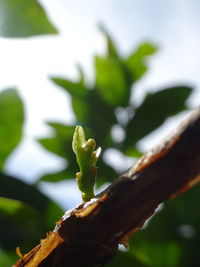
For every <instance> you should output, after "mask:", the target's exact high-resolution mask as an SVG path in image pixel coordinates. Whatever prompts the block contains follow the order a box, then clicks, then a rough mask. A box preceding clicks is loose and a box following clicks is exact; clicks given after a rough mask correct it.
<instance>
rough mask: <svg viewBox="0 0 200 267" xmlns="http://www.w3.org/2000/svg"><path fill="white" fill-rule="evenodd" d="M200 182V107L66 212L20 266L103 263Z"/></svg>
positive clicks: (24, 258) (17, 265)
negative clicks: (160, 209) (156, 214)
mask: <svg viewBox="0 0 200 267" xmlns="http://www.w3.org/2000/svg"><path fill="white" fill-rule="evenodd" d="M199 181H200V108H198V109H196V110H195V111H194V112H193V113H192V114H191V115H190V116H189V117H188V118H187V119H186V120H185V122H183V123H182V124H181V125H180V127H179V128H177V129H176V130H175V132H174V133H173V134H172V135H170V136H168V137H167V138H166V139H165V140H164V141H163V142H162V143H161V144H160V145H158V146H157V147H155V148H154V149H153V150H151V151H150V152H148V153H147V154H145V155H144V156H143V157H142V158H141V159H140V160H139V161H138V162H136V164H135V165H134V166H132V167H131V168H130V169H129V170H128V171H127V172H125V173H124V174H122V176H121V177H119V179H118V180H117V181H116V182H114V183H113V184H112V185H111V186H109V187H108V188H107V189H106V190H105V191H103V192H102V193H101V194H99V195H98V196H96V198H94V199H91V200H90V201H89V202H87V203H82V204H80V205H79V206H78V207H76V208H74V209H73V210H70V211H68V212H66V213H65V215H64V216H63V217H62V218H61V220H60V221H59V222H58V223H57V225H56V227H55V229H54V231H53V232H51V233H50V234H49V235H48V236H47V238H46V239H45V240H43V241H41V243H40V244H39V245H38V246H37V247H36V248H34V249H33V250H32V251H30V252H29V253H28V254H26V255H25V256H24V257H23V258H21V259H20V260H19V261H18V263H17V264H16V265H15V266H16V267H19V266H31V267H33V266H39V267H44V266H45V267H46V266H50V267H51V266H60V267H62V266H63V267H64V266H94V265H98V264H99V265H103V264H105V263H107V262H108V261H110V260H111V259H112V258H113V256H114V255H115V254H116V253H117V248H118V244H119V243H124V244H125V243H126V242H127V241H128V239H129V237H130V235H131V234H132V233H133V232H134V231H137V230H138V229H139V228H140V227H142V225H143V224H144V222H145V221H146V219H148V218H149V217H150V216H151V215H152V214H153V213H154V211H155V209H156V208H157V207H158V205H159V204H160V203H162V202H164V201H166V200H167V199H171V198H173V197H175V196H177V195H178V194H180V193H182V192H184V191H186V190H188V189H189V188H190V187H192V186H193V185H194V184H195V183H197V182H199Z"/></svg>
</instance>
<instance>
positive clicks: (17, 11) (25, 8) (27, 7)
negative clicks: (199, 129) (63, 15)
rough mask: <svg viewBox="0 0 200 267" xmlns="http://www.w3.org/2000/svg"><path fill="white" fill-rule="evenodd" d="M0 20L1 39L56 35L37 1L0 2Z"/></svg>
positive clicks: (54, 29)
mask: <svg viewBox="0 0 200 267" xmlns="http://www.w3.org/2000/svg"><path fill="white" fill-rule="evenodd" d="M0 18H1V23H0V36H3V37H29V36H33V35H38V34H55V33H57V30H56V28H55V27H54V26H53V25H52V24H51V23H50V21H49V20H48V17H47V15H46V12H45V11H44V9H43V8H42V6H41V5H40V4H39V2H38V1H37V0H28V1H27V0H20V1H18V0H6V1H5V0H0Z"/></svg>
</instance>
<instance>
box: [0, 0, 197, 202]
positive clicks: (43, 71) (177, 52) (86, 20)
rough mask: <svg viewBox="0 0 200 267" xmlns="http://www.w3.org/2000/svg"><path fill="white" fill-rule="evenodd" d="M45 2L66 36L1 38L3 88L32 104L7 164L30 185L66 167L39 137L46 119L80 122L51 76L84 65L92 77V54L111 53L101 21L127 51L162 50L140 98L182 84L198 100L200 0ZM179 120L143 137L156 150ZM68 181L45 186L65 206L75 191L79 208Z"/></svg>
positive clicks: (138, 87) (0, 82) (140, 88)
mask: <svg viewBox="0 0 200 267" xmlns="http://www.w3.org/2000/svg"><path fill="white" fill-rule="evenodd" d="M40 2H41V4H42V5H43V6H44V7H45V8H46V10H47V12H48V14H49V16H50V18H51V20H52V22H53V23H54V24H55V25H56V27H57V28H58V30H59V31H60V34H59V35H55V36H41V37H34V38H29V39H4V38H0V59H1V64H0V73H1V79H0V88H1V89H4V88H6V87H13V86H14V87H17V88H18V89H19V92H20V94H21V96H22V98H23V99H24V101H25V105H26V106H25V107H26V117H27V122H26V126H25V138H24V140H23V142H22V143H21V145H20V146H19V147H18V148H17V149H16V151H15V152H14V153H13V155H12V156H11V157H10V159H9V160H8V162H7V167H6V170H7V171H8V172H9V173H11V174H15V175H18V176H19V177H23V178H24V179H26V180H27V181H29V182H31V181H34V180H35V178H36V177H39V176H40V175H41V174H42V173H46V172H47V171H50V170H52V171H53V170H56V169H60V167H61V166H62V164H63V161H62V159H60V158H58V157H56V156H54V155H52V154H50V153H46V152H45V151H44V150H42V149H41V148H40V146H39V145H38V144H37V143H36V142H35V141H34V139H35V138H36V137H41V136H47V134H49V129H48V128H47V127H46V126H45V123H44V122H45V121H46V120H56V121H61V122H68V123H71V122H73V114H72V113H71V111H70V100H69V99H68V98H67V97H66V94H65V93H63V91H62V90H61V89H59V88H57V87H55V86H54V85H53V84H52V83H51V82H50V81H49V80H48V77H49V76H50V75H60V76H64V77H68V78H72V79H74V78H76V75H77V72H76V68H75V64H76V63H81V65H82V66H83V67H84V69H85V71H86V73H87V74H88V78H89V79H92V78H93V67H92V66H93V65H92V64H93V62H92V60H93V56H94V54H95V53H100V52H103V51H104V42H103V38H102V37H101V35H100V33H99V31H98V27H97V24H98V23H99V22H101V23H103V24H104V25H105V26H106V28H107V29H108V31H109V32H110V33H111V34H112V36H113V37H114V39H115V40H116V43H117V44H118V47H119V48H120V49H121V53H123V54H128V53H129V52H131V51H132V49H134V47H136V46H137V45H138V44H139V43H140V42H142V41H146V40H149V41H151V42H153V43H155V44H157V45H158V46H159V47H160V51H159V53H157V55H156V56H153V57H152V59H151V60H150V61H149V67H150V70H149V72H148V74H147V75H146V76H145V78H144V79H143V80H142V81H140V82H139V83H138V84H137V85H136V91H135V94H136V97H137V99H138V101H140V100H141V99H142V96H143V94H144V92H145V91H148V90H149V89H150V90H157V89H159V88H162V87H164V86H168V85H175V84H180V83H181V84H188V85H193V86H194V87H195V88H196V93H195V94H194V95H193V96H192V98H191V99H190V105H191V106H192V107H195V106H197V105H199V103H200V73H199V70H200V60H199V57H200V52H199V47H200V35H199V29H200V18H199V14H200V1H198V0H168V1H160V0H152V1H149V0H140V1H136V0H135V1H134V0H123V1H122V0H95V1H94V0H84V1H82V0H68V1H65V0H56V1H55V0H41V1H40ZM182 116H183V115H182ZM182 116H179V119H180V118H181V117H182ZM176 124H177V120H168V122H167V123H165V126H164V128H163V130H160V131H157V133H153V134H151V135H150V136H149V137H148V138H146V139H145V140H144V142H143V143H142V144H141V146H142V148H143V149H144V150H147V149H149V148H150V147H151V146H152V145H154V144H155V143H157V142H158V141H159V140H160V138H161V137H162V136H164V135H165V134H166V132H168V131H169V130H170V129H171V128H173V127H174V125H176ZM158 133H159V134H158ZM149 140H151V141H149ZM65 185H66V182H62V183H61V184H60V185H59V184H58V185H44V186H43V190H45V191H47V193H48V194H50V195H52V196H54V197H55V198H56V199H57V200H58V201H59V202H61V203H62V204H63V202H64V200H63V199H66V203H67V201H68V200H70V199H71V198H72V194H73V201H70V204H69V205H70V206H73V205H74V204H76V203H77V200H78V199H80V198H79V193H77V191H76V190H74V187H73V186H71V183H68V185H67V186H65ZM65 187H66V188H67V189H66V188H65ZM55 188H57V189H56V191H55ZM66 192H67V193H66ZM66 195H67V196H66ZM72 202H73V203H72ZM63 205H64V206H65V207H66V205H65V204H63Z"/></svg>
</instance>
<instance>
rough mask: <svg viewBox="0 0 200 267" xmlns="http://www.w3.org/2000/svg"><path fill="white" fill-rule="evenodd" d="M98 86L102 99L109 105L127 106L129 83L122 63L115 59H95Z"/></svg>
mask: <svg viewBox="0 0 200 267" xmlns="http://www.w3.org/2000/svg"><path fill="white" fill-rule="evenodd" d="M95 68H96V86H97V90H98V91H99V93H100V95H101V97H102V98H103V99H104V101H106V102H107V103H108V104H109V105H112V106H115V107H117V106H126V105H127V104H128V99H129V93H130V88H129V83H128V81H127V76H126V72H125V70H124V68H123V66H122V63H121V62H120V61H118V60H116V59H113V58H101V57H96V58H95Z"/></svg>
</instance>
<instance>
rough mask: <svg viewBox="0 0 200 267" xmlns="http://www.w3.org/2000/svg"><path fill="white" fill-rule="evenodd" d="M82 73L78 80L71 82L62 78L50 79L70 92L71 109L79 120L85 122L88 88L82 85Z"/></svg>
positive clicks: (87, 109)
mask: <svg viewBox="0 0 200 267" xmlns="http://www.w3.org/2000/svg"><path fill="white" fill-rule="evenodd" d="M82 76H83V74H81V77H80V81H79V82H77V83H76V82H72V81H69V80H66V79H62V78H56V77H53V78H51V80H52V81H53V82H54V83H55V84H56V85H58V86H60V87H61V88H63V89H65V90H66V91H67V92H68V93H70V95H71V97H72V106H73V111H74V113H75V115H76V117H77V120H78V121H79V122H82V123H83V122H84V123H86V122H87V118H88V113H89V107H88V106H89V105H88V94H89V92H88V91H89V90H88V88H86V87H85V86H84V84H83V83H84V81H83V79H84V78H83V77H82Z"/></svg>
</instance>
